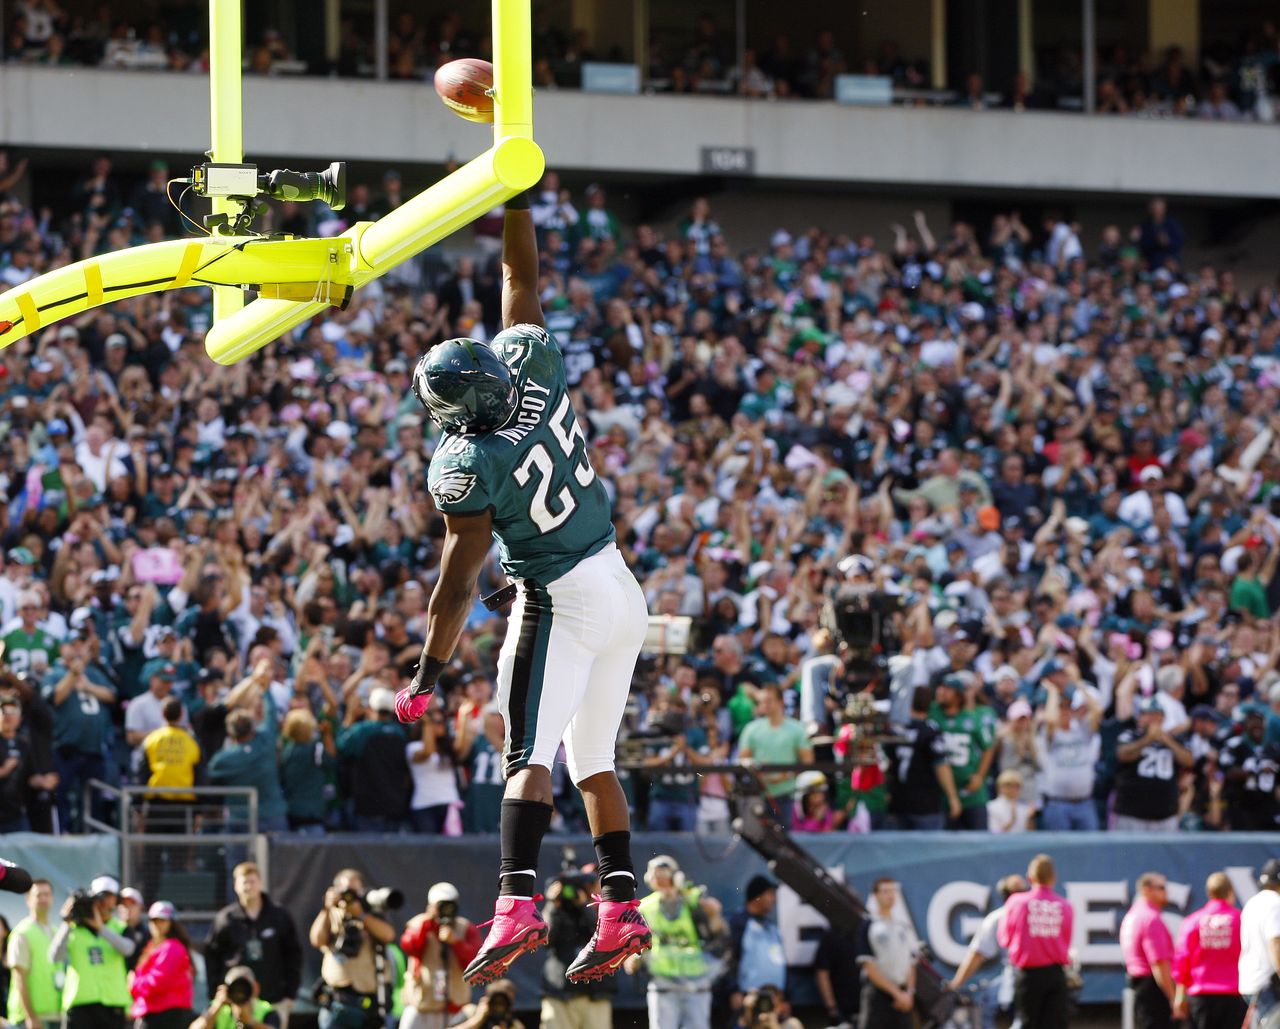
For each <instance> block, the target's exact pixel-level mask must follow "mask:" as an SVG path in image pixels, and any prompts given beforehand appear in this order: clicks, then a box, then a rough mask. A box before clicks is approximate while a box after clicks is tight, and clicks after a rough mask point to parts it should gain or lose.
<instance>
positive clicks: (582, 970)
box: [565, 897, 653, 983]
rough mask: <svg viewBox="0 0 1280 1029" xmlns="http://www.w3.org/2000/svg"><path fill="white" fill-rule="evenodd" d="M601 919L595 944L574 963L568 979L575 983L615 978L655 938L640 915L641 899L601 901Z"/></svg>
mask: <svg viewBox="0 0 1280 1029" xmlns="http://www.w3.org/2000/svg"><path fill="white" fill-rule="evenodd" d="M596 901H597V903H598V904H599V905H600V909H599V910H600V917H599V919H598V920H597V922H596V931H595V935H594V936H592V937H591V942H590V943H588V944H587V945H586V946H585V947H583V948H582V952H581V953H580V954H579V955H578V956H577V957H576V958H574V960H573V964H572V965H570V966H569V969H568V971H567V972H565V977H566V978H567V979H568V980H569V981H570V982H574V983H585V982H590V981H592V980H594V979H603V978H604V977H605V976H607V975H613V973H614V972H616V971H617V970H618V969H619V968H621V967H622V963H623V962H624V961H626V960H627V958H629V957H630V956H631V955H632V954H643V953H644V952H645V951H646V950H648V949H649V945H650V943H651V942H652V939H653V937H652V936H651V935H650V933H649V926H648V924H647V923H646V922H645V920H644V916H643V915H642V914H640V902H639V901H638V900H630V901H616V900H600V898H599V897H597V898H596Z"/></svg>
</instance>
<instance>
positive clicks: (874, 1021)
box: [858, 983, 915, 1029]
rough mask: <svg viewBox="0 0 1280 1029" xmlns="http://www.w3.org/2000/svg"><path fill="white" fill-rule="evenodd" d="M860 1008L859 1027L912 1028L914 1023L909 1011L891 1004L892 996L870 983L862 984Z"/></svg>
mask: <svg viewBox="0 0 1280 1029" xmlns="http://www.w3.org/2000/svg"><path fill="white" fill-rule="evenodd" d="M861 1009H862V1010H861V1011H860V1012H859V1014H858V1027H859V1029H912V1026H914V1025H915V1018H914V1016H913V1015H912V1013H911V1012H910V1011H899V1010H898V1009H897V1008H895V1007H894V1006H893V998H892V997H891V996H889V994H887V993H885V992H884V990H882V989H880V988H879V987H877V986H875V985H874V984H872V983H864V984H863V986H862V1005H861Z"/></svg>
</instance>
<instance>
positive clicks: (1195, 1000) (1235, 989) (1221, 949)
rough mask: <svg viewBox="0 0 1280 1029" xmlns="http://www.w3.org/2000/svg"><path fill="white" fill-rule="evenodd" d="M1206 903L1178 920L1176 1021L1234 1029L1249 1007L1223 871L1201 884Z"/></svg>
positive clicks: (1236, 918) (1236, 916)
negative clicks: (1242, 993) (1242, 989)
mask: <svg viewBox="0 0 1280 1029" xmlns="http://www.w3.org/2000/svg"><path fill="white" fill-rule="evenodd" d="M1205 892H1206V893H1207V894H1208V895H1209V903H1207V904H1206V905H1205V906H1204V907H1202V908H1200V909H1199V910H1198V911H1193V912H1192V913H1191V914H1189V915H1188V916H1187V917H1186V918H1184V919H1183V920H1182V925H1181V927H1180V928H1179V929H1178V941H1177V943H1176V944H1175V945H1174V948H1173V978H1174V980H1175V981H1176V982H1177V984H1178V992H1177V996H1176V997H1175V998H1174V1002H1173V1013H1174V1016H1175V1017H1177V1018H1188V1017H1189V1018H1190V1019H1191V1026H1192V1029H1215V1027H1216V1026H1220V1025H1221V1026H1227V1027H1229V1029H1236V1027H1237V1026H1240V1025H1243V1024H1244V1015H1245V1011H1246V1009H1247V1008H1248V1005H1247V1004H1246V1003H1245V1002H1244V1000H1242V999H1241V997H1240V910H1239V908H1237V907H1236V906H1235V893H1234V891H1233V890H1232V889H1231V880H1230V879H1228V878H1227V875H1226V873H1225V872H1214V873H1213V874H1212V875H1211V876H1209V880H1208V882H1207V883H1206V884H1205Z"/></svg>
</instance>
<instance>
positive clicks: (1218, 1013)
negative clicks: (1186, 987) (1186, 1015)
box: [1187, 993, 1249, 1029]
mask: <svg viewBox="0 0 1280 1029" xmlns="http://www.w3.org/2000/svg"><path fill="white" fill-rule="evenodd" d="M1187 1006H1188V1007H1189V1008H1190V1014H1191V1029H1240V1027H1241V1026H1242V1025H1244V1016H1245V1012H1246V1011H1248V1010H1249V1005H1248V1004H1246V1003H1245V1002H1244V998H1243V997H1239V996H1237V995H1236V994H1234V993H1201V994H1198V995H1196V996H1193V997H1189V998H1188V1000H1187Z"/></svg>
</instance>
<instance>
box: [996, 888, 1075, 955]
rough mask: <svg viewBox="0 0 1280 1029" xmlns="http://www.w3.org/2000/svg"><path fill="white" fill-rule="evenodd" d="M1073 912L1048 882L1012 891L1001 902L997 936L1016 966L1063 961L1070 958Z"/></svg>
mask: <svg viewBox="0 0 1280 1029" xmlns="http://www.w3.org/2000/svg"><path fill="white" fill-rule="evenodd" d="M1074 918H1075V912H1073V911H1072V910H1071V905H1070V904H1069V903H1068V902H1067V900H1066V898H1065V897H1060V896H1058V894H1056V893H1054V892H1053V890H1051V889H1050V888H1049V887H1048V886H1037V887H1036V888H1035V889H1033V890H1030V891H1029V892H1027V893H1015V894H1014V895H1013V896H1012V897H1010V898H1009V899H1008V900H1006V901H1005V902H1004V916H1003V917H1002V918H1001V919H1000V928H999V930H998V933H997V936H998V938H999V940H1000V946H1002V947H1006V948H1008V951H1009V963H1010V964H1012V965H1014V966H1015V967H1016V968H1041V967H1043V966H1045V965H1065V964H1067V962H1068V961H1069V960H1070V954H1069V951H1070V949H1071V924H1072V921H1073V920H1074Z"/></svg>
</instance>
